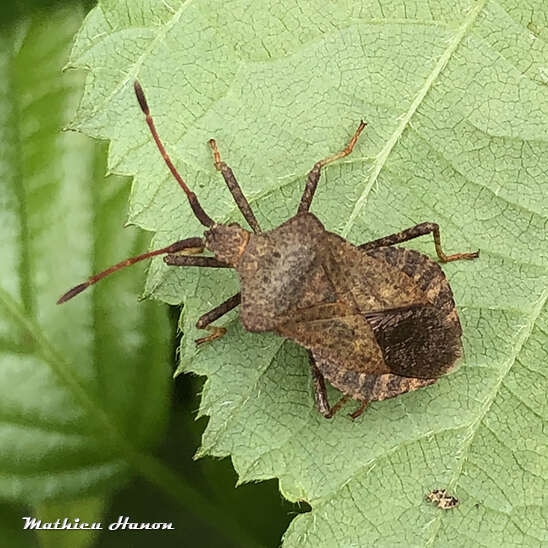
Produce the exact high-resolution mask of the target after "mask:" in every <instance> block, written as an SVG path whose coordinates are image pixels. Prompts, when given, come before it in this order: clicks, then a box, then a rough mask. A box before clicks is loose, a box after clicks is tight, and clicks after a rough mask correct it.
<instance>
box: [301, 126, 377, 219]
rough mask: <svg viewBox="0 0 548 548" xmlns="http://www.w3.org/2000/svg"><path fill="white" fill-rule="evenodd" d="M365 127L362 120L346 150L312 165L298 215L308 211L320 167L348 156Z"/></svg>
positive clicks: (318, 178) (318, 177)
mask: <svg viewBox="0 0 548 548" xmlns="http://www.w3.org/2000/svg"><path fill="white" fill-rule="evenodd" d="M366 125H367V124H366V122H364V121H363V120H362V121H361V122H360V125H359V126H358V129H357V130H356V133H354V135H353V137H352V139H350V142H349V143H348V144H347V145H346V148H345V149H344V150H341V152H338V153H337V154H334V155H333V156H329V157H328V158H324V159H323V160H320V161H319V162H316V163H315V164H314V167H313V168H312V170H311V171H310V173H309V174H308V179H307V180H306V186H305V188H304V192H303V195H302V198H301V203H300V204H299V209H298V213H305V212H307V211H308V210H309V209H310V204H311V203H312V198H313V197H314V193H315V192H316V187H317V186H318V181H319V180H320V174H321V170H322V167H324V166H326V165H327V164H330V163H331V162H334V161H335V160H339V159H340V158H344V157H345V156H348V155H349V154H350V153H351V152H352V149H353V148H354V145H355V144H356V141H357V140H358V137H359V136H360V133H361V132H362V131H363V128H364V127H365V126H366Z"/></svg>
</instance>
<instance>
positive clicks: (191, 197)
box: [133, 80, 215, 227]
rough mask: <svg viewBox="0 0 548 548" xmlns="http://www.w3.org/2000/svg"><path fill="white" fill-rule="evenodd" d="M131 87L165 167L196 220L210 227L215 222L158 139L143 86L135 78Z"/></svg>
mask: <svg viewBox="0 0 548 548" xmlns="http://www.w3.org/2000/svg"><path fill="white" fill-rule="evenodd" d="M133 88H134V89H135V95H136V96H137V101H139V106H140V107H141V110H142V111H143V113H144V114H145V116H146V122H147V125H148V127H149V129H150V133H152V137H153V138H154V142H155V143H156V146H157V147H158V150H159V151H160V154H161V155H162V158H163V159H164V161H165V163H166V164H167V167H168V168H169V171H171V173H172V175H173V177H175V179H176V180H177V182H178V183H179V186H180V187H181V188H182V189H183V190H184V191H185V194H186V196H187V198H188V201H189V203H190V207H191V208H192V211H193V212H194V215H196V218H197V219H198V221H200V222H201V223H202V224H203V225H204V226H207V227H211V226H213V225H214V224H215V222H214V221H213V219H212V218H211V217H210V216H209V215H208V214H207V213H206V212H205V211H204V210H203V208H202V206H201V205H200V202H199V201H198V198H197V196H196V194H194V192H192V191H191V190H190V189H189V188H188V186H186V183H185V182H184V180H183V178H182V177H181V175H180V174H179V172H178V171H177V169H176V168H175V166H174V165H173V162H172V161H171V158H170V157H169V155H168V153H167V152H166V149H165V147H164V145H163V143H162V141H161V140H160V136H159V135H158V132H157V131H156V126H155V125H154V120H153V119H152V116H151V115H150V109H149V108H148V103H147V100H146V98H145V93H144V91H143V88H142V87H141V84H139V82H138V81H137V80H135V82H134V83H133Z"/></svg>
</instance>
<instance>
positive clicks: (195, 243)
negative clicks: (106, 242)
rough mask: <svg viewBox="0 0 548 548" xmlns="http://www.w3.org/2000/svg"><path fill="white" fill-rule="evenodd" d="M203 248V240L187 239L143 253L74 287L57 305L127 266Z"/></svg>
mask: <svg viewBox="0 0 548 548" xmlns="http://www.w3.org/2000/svg"><path fill="white" fill-rule="evenodd" d="M203 247H204V242H203V239H202V238H187V239H186V240H179V241H178V242H175V243H173V244H171V245H168V246H166V247H162V248H161V249H155V250H153V251H149V252H147V253H142V254H141V255H137V256H136V257H130V258H129V259H125V260H123V261H120V262H119V263H117V264H115V265H112V266H110V267H109V268H107V269H106V270H103V271H102V272H99V274H95V275H94V276H91V277H90V278H88V279H87V280H86V281H85V282H83V283H81V284H78V285H76V286H74V287H73V288H72V289H69V290H68V291H67V292H66V293H65V294H64V295H63V296H62V297H60V298H59V300H58V301H57V304H62V303H64V302H66V301H68V300H69V299H72V297H75V296H76V295H78V293H81V292H82V291H84V289H87V288H88V287H89V286H90V285H93V284H94V283H97V282H98V281H99V280H102V279H103V278H105V277H106V276H108V275H109V274H112V273H113V272H116V271H117V270H120V269H121V268H125V267H126V266H131V265H132V264H135V263H138V262H139V261H144V260H145V259H148V258H150V257H154V256H156V255H163V254H166V253H168V254H172V253H177V252H178V251H182V250H183V249H198V250H200V251H201V250H202V249H203Z"/></svg>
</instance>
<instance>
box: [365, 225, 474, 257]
mask: <svg viewBox="0 0 548 548" xmlns="http://www.w3.org/2000/svg"><path fill="white" fill-rule="evenodd" d="M430 233H432V234H433V236H434V245H435V246H436V253H437V254H438V258H439V260H440V261H441V262H442V263H448V262H450V261H458V260H459V259H476V258H477V257H479V249H478V251H475V252H473V253H455V254H453V255H446V254H445V253H444V252H443V250H442V248H441V238H440V227H439V225H438V224H436V223H420V224H418V225H416V226H413V227H411V228H407V229H406V230H402V231H401V232H396V233H395V234H390V235H389V236H384V237H383V238H379V239H378V240H373V241H371V242H366V243H365V244H362V245H360V246H358V247H359V248H360V249H363V250H364V251H367V250H369V249H374V248H376V247H386V246H389V245H395V244H401V243H402V242H407V241H408V240H412V239H413V238H418V237H419V236H425V235H426V234H430Z"/></svg>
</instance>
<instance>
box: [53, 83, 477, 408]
mask: <svg viewBox="0 0 548 548" xmlns="http://www.w3.org/2000/svg"><path fill="white" fill-rule="evenodd" d="M134 87H135V93H136V95H137V100H138V102H139V105H140V106H141V109H142V110H143V112H144V114H145V116H146V122H147V124H148V126H149V128H150V131H151V133H152V136H153V138H154V141H155V142H156V145H157V146H158V149H159V150H160V153H161V154H162V156H163V158H164V160H165V162H166V164H167V166H168V167H169V169H170V171H171V173H172V174H173V176H174V177H175V179H176V180H177V181H178V183H179V185H180V186H181V188H182V189H183V190H184V192H185V193H186V195H187V198H188V201H189V203H190V206H191V208H192V210H193V212H194V214H195V216H196V217H197V219H198V220H199V221H200V222H201V223H202V224H203V225H204V226H205V227H207V229H208V230H206V232H205V235H204V237H202V238H200V237H196V238H187V239H184V240H180V241H178V242H175V243H173V244H171V245H169V246H167V247H164V248H162V249H157V250H154V251H151V252H149V253H145V254H143V255H139V256H138V257H133V258H130V259H127V260H125V261H122V262H121V263H119V264H117V265H114V266H112V267H110V268H109V269H107V270H105V271H104V272H101V273H100V274H97V275H95V276H93V277H91V278H90V279H89V280H87V281H86V282H84V283H83V284H80V285H77V286H76V287H74V288H73V289H71V290H70V291H68V292H67V293H65V295H63V296H62V297H61V298H60V299H59V301H58V302H59V303H62V302H64V301H66V300H68V299H70V298H72V297H74V296H75V295H77V294H78V293H80V292H81V291H83V290H84V289H85V288H86V287H89V286H90V285H92V284H94V283H95V282H97V281H98V280H100V279H101V278H103V277H105V276H107V275H108V274H110V273H112V272H114V271H116V270H118V269H120V268H122V267H124V266H128V265H130V264H133V263H135V262H137V261H140V260H143V259H146V258H148V257H151V256H154V255H160V254H165V255H166V257H164V260H165V262H166V263H167V264H168V265H174V266H201V267H213V268H234V269H235V270H236V271H237V272H238V275H239V278H240V287H241V291H240V292H239V293H237V294H236V295H233V296H232V297H230V298H229V299H227V300H226V301H225V302H224V303H222V304H220V305H219V306H217V307H216V308H214V309H213V310H211V311H209V312H208V313H207V314H204V315H203V316H202V317H201V318H200V319H199V320H198V322H197V327H198V328H200V329H207V330H209V331H210V332H211V333H210V335H209V336H207V337H204V338H201V339H198V340H197V341H196V342H197V343H198V344H201V343H204V342H206V341H212V340H214V339H216V338H218V337H221V336H223V335H224V333H225V332H226V330H225V329H224V328H222V327H215V326H213V325H211V324H212V322H214V321H215V320H217V319H218V318H220V317H221V316H223V315H224V314H226V313H227V312H228V311H230V310H232V309H233V308H235V307H236V306H238V305H240V317H241V320H242V324H243V326H244V327H245V329H247V330H248V331H253V332H264V331H274V332H276V333H278V334H279V335H281V336H282V337H286V338H288V339H291V340H293V341H295V342H296V343H298V344H300V345H301V346H303V347H304V348H306V349H307V350H308V352H309V356H310V367H311V372H312V378H313V384H314V388H315V399H316V405H317V407H318V410H319V411H320V413H321V414H322V415H323V416H325V417H327V418H329V417H332V416H333V415H334V414H335V412H337V411H338V410H339V409H340V407H341V406H342V405H343V404H344V403H345V402H346V401H347V400H348V399H349V398H353V399H355V400H358V401H360V402H361V405H360V407H359V408H358V409H357V411H355V412H354V413H352V415H351V416H352V417H353V418H356V417H357V416H359V415H360V414H361V413H362V412H363V410H364V408H365V406H366V404H367V402H369V401H372V400H383V399H386V398H391V397H394V396H397V395H399V394H403V393H404V392H408V391H410V390H416V389H417V388H421V387H423V386H426V385H429V384H432V383H434V382H436V379H437V378H438V377H439V376H440V375H443V374H444V373H446V372H447V371H449V369H451V368H452V367H453V365H454V364H455V361H456V360H457V359H458V358H459V357H460V356H461V355H462V346H461V340H460V338H461V326H460V323H459V318H458V315H457V311H456V308H455V303H454V301H453V294H452V292H451V288H450V287H449V284H448V282H447V279H446V278H445V275H444V274H443V272H442V270H441V268H440V267H439V266H438V265H437V264H436V263H435V262H433V261H432V260H431V259H429V258H428V257H426V256H425V255H423V254H421V253H419V252H417V251H413V250H410V249H402V248H397V247H392V246H394V244H399V243H401V242H405V241H407V240H410V239H412V238H416V237H418V236H422V235H425V234H429V233H432V234H433V236H434V243H435V248H436V252H437V255H438V258H439V259H440V261H442V262H448V261H454V260H457V259H474V258H476V257H478V252H475V253H457V254H454V255H449V256H447V255H445V253H444V252H443V251H442V248H441V243H440V233H439V228H438V225H437V224H435V223H421V224H419V225H417V226H414V227H412V228H409V229H407V230H403V231H402V232H398V233H396V234H392V235H390V236H386V237H384V238H380V239H378V240H375V241H372V242H367V243H365V244H362V245H359V246H355V245H353V244H351V243H350V242H348V241H346V240H344V239H343V238H341V237H340V236H338V235H337V234H333V233H332V232H328V231H327V230H325V228H324V226H323V225H322V223H321V222H320V221H319V220H318V219H317V218H316V217H315V216H314V215H313V214H312V213H310V212H309V209H310V204H311V202H312V198H313V196H314V192H315V190H316V186H317V184H318V181H319V178H320V174H321V169H322V167H324V166H325V165H327V164H329V163H331V162H333V161H335V160H338V159H339V158H342V157H344V156H347V155H348V154H350V153H351V152H352V149H353V147H354V145H355V143H356V141H357V140H358V137H359V135H360V133H361V132H362V130H363V129H364V127H365V125H366V124H365V123H364V122H363V121H362V122H361V123H360V125H359V126H358V129H357V130H356V132H355V133H354V136H353V137H352V139H351V140H350V142H349V143H348V145H347V146H346V148H344V149H343V150H342V151H341V152H339V153H338V154H335V155H333V156H330V157H328V158H326V159H324V160H321V161H319V162H317V163H316V164H314V167H313V168H312V170H311V171H310V173H309V175H308V179H307V181H306V186H305V189H304V193H303V196H302V198H301V202H300V204H299V207H298V210H297V214H296V215H295V216H294V217H292V218H291V219H289V220H288V221H286V222H285V223H283V224H282V225H280V226H279V227H278V228H275V229H274V230H270V231H268V232H263V231H262V230H261V227H260V226H259V223H258V222H257V219H256V218H255V215H254V214H253V211H252V209H251V207H250V205H249V203H248V202H247V200H246V198H245V196H244V195H243V193H242V191H241V189H240V186H239V185H238V183H237V182H236V179H235V177H234V173H233V172H232V170H231V169H230V168H229V167H228V166H227V165H226V164H225V163H224V162H223V161H222V160H221V157H220V154H219V151H218V149H217V145H216V143H215V141H214V140H213V139H211V140H210V141H209V145H210V146H211V148H212V150H213V156H214V162H215V167H216V169H217V170H219V171H220V172H221V174H222V176H223V178H224V180H225V182H226V184H227V185H228V188H229V189H230V192H231V193H232V195H233V197H234V200H235V201H236V204H237V205H238V207H239V209H240V211H241V212H242V214H243V216H244V218H245V219H246V221H247V222H248V223H249V226H250V227H251V229H252V232H250V231H248V230H246V229H244V228H242V227H241V226H240V225H238V224H236V223H231V224H229V225H225V224H219V223H215V222H214V221H213V220H212V219H211V218H210V217H209V216H208V215H207V213H206V212H205V211H204V210H203V208H202V206H201V205H200V202H199V201H198V198H197V197H196V195H195V194H194V193H193V192H191V191H190V189H189V188H188V187H187V185H186V184H185V182H184V181H183V179H182V177H181V176H180V174H179V173H178V172H177V170H176V169H175V167H174V166H173V164H172V162H171V160H170V158H169V156H168V154H167V153H166V151H165V149H164V146H163V145H162V142H161V141H160V138H159V136H158V133H157V132H156V128H155V126H154V122H153V120H152V118H151V116H150V112H149V108H148V105H147V102H146V99H145V96H144V93H143V90H142V89H141V86H140V85H139V84H138V83H137V82H135V84H134ZM205 249H207V250H209V251H211V252H212V253H213V254H214V257H210V256H193V255H195V254H196V253H201V252H203V251H204V250H205ZM325 379H327V380H328V381H329V382H330V383H331V384H332V385H333V386H334V387H336V388H337V389H338V390H340V391H341V392H342V393H343V397H342V398H341V400H340V401H339V402H338V403H337V404H336V405H335V406H333V407H330V405H329V403H328V400H327V393H326V387H325Z"/></svg>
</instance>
